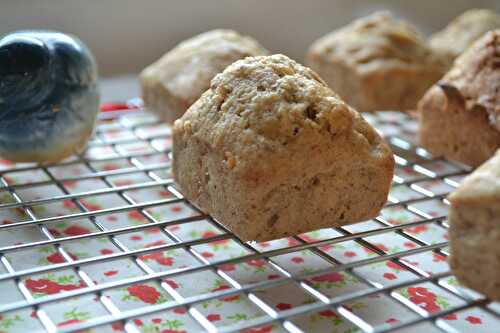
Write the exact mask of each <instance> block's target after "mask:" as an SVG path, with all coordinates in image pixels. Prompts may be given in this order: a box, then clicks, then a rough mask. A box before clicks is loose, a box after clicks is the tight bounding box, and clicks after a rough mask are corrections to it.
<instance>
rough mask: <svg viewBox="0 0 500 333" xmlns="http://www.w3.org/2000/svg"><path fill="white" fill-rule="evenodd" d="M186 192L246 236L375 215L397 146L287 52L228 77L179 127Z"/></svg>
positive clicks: (179, 169)
mask: <svg viewBox="0 0 500 333" xmlns="http://www.w3.org/2000/svg"><path fill="white" fill-rule="evenodd" d="M173 139H174V145H173V157H174V160H173V173H174V177H175V180H176V181H177V183H178V186H179V188H180V190H181V192H182V193H183V194H184V195H185V196H186V198H188V199H189V200H191V201H192V202H193V203H195V204H196V205H197V206H199V207H200V208H201V209H202V210H204V211H205V212H207V213H209V214H211V215H212V216H213V217H214V218H215V219H217V220H218V221H219V222H220V223H222V224H223V225H225V226H226V227H227V228H228V229H230V230H231V231H232V232H234V233H235V234H236V235H237V236H238V237H240V239H242V240H243V241H251V240H256V241H266V240H270V239H276V238H281V237H285V236H290V235H295V234H300V233H303V232H306V231H310V230H314V229H319V228H324V227H333V226H341V225H344V224H348V223H354V222H359V221H364V220H367V219H370V218H373V217H375V216H376V215H377V214H378V213H379V211H380V209H381V208H382V206H383V205H384V203H385V202H386V200H387V194H388V191H389V187H390V184H391V180H392V176H393V171H394V158H393V155H392V152H391V150H390V149H389V147H388V146H387V144H386V143H385V142H384V141H383V139H382V138H381V137H380V136H379V135H378V134H377V132H376V131H375V130H374V129H373V128H372V127H371V126H370V125H369V124H368V123H367V122H365V120H364V119H363V118H362V117H361V116H360V114H359V113H358V112H356V111H355V110H353V109H352V108H351V107H349V106H348V105H347V104H346V103H344V102H343V101H342V100H341V99H340V98H339V97H338V96H337V95H336V94H335V93H334V92H333V91H332V90H330V88H328V86H327V85H326V83H325V82H324V81H323V80H322V79H321V78H320V77H319V76H318V75H317V74H316V73H314V72H313V71H312V70H310V69H309V68H306V67H304V66H302V65H300V64H298V63H296V62H295V61H293V60H291V59H289V58H288V57H286V56H283V55H273V56H261V57H248V58H245V59H244V60H240V61H237V62H235V63H233V64H232V65H230V66H229V67H228V68H226V69H225V70H224V72H222V73H221V74H218V75H217V76H216V77H215V78H214V79H213V80H212V83H211V86H210V89H209V90H208V91H206V92H205V93H204V94H203V95H202V96H201V98H200V99H199V100H198V101H197V102H195V103H194V104H193V105H192V106H191V107H190V108H189V110H188V111H187V112H186V113H185V114H184V116H183V117H182V118H181V119H179V120H177V121H176V122H175V123H174V127H173Z"/></svg>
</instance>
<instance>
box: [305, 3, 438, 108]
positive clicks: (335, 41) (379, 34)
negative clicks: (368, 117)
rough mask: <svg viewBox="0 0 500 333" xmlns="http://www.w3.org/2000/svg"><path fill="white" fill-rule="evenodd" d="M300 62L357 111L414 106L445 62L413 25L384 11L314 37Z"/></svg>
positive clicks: (434, 79) (436, 77)
mask: <svg viewBox="0 0 500 333" xmlns="http://www.w3.org/2000/svg"><path fill="white" fill-rule="evenodd" d="M306 64H307V65H308V66H310V67H311V68H312V69H313V70H315V71H316V72H317V73H318V74H319V75H320V76H321V77H322V78H323V79H324V80H325V81H326V82H327V83H328V84H329V85H330V87H331V88H332V89H333V90H334V91H335V92H336V93H338V94H339V95H340V97H342V98H343V99H344V100H345V101H346V102H347V103H349V104H350V105H352V106H353V107H354V108H356V109H357V110H358V111H360V112H365V111H377V110H410V109H415V107H416V104H417V102H418V100H419V99H420V98H421V97H422V95H423V94H424V93H425V91H426V90H427V89H428V88H429V87H430V86H431V85H432V84H434V83H435V82H436V81H437V80H439V79H440V78H441V77H442V76H443V74H444V73H445V71H446V65H447V64H446V62H445V61H444V58H443V57H442V56H438V55H436V54H435V53H433V52H432V50H431V49H430V47H429V46H428V45H427V43H426V41H425V39H424V37H423V36H421V35H420V34H419V33H418V32H417V31H416V30H415V29H414V28H413V27H411V26H410V25H409V24H407V23H406V22H403V21H399V20H396V19H395V18H394V17H393V16H392V15H391V14H389V13H387V12H378V13H375V14H372V15H370V16H367V17H364V18H361V19H358V20H356V21H354V22H352V23H350V24H348V25H347V26H345V27H343V28H341V29H339V30H336V31H333V32H331V33H329V34H327V35H326V36H324V37H322V38H320V39H318V40H317V41H316V42H314V43H313V44H312V46H311V47H310V48H309V51H308V53H307V60H306Z"/></svg>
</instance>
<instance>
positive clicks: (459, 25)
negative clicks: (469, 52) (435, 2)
mask: <svg viewBox="0 0 500 333" xmlns="http://www.w3.org/2000/svg"><path fill="white" fill-rule="evenodd" d="M495 29H500V15H498V14H496V13H495V12H493V11H491V10H489V9H470V10H468V11H466V12H465V13H463V14H462V15H460V16H457V17H455V18H454V19H453V20H452V21H451V22H450V23H449V24H448V25H447V26H446V27H445V28H444V29H443V30H441V31H439V32H437V33H435V34H434V35H432V36H431V38H430V40H429V42H430V45H431V47H432V48H433V49H435V50H436V51H438V52H441V53H442V54H444V55H446V56H447V57H448V59H449V62H450V64H451V63H452V62H453V60H454V59H455V58H456V57H458V56H459V55H461V54H462V53H463V52H464V51H465V50H466V49H467V48H468V47H469V46H471V45H472V44H473V43H474V42H475V41H476V40H477V39H479V38H481V37H482V36H483V35H484V34H485V33H487V32H488V31H490V30H495Z"/></svg>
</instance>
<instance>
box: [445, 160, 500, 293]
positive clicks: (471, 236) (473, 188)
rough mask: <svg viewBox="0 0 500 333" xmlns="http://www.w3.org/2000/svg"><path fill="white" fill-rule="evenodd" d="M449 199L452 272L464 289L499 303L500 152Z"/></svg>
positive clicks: (474, 173) (464, 182)
mask: <svg viewBox="0 0 500 333" xmlns="http://www.w3.org/2000/svg"><path fill="white" fill-rule="evenodd" d="M449 200H450V203H451V208H450V214H449V223H450V231H449V234H450V249H451V256H450V265H451V268H452V270H453V273H454V274H455V275H456V276H457V278H458V280H459V281H460V282H461V283H463V284H464V285H465V286H467V287H469V288H471V289H474V290H477V291H479V292H481V293H483V294H484V295H486V296H487V297H489V298H491V299H493V300H497V301H500V150H499V151H498V152H497V153H496V154H495V155H494V156H493V157H492V158H491V159H490V160H488V161H487V162H486V163H484V164H483V165H482V166H480V167H479V168H478V169H477V170H476V171H474V172H473V173H472V174H470V175H469V176H468V177H466V178H465V180H464V181H463V182H462V184H461V185H460V187H459V188H458V189H457V190H456V191H455V192H454V193H452V194H451V195H450V196H449Z"/></svg>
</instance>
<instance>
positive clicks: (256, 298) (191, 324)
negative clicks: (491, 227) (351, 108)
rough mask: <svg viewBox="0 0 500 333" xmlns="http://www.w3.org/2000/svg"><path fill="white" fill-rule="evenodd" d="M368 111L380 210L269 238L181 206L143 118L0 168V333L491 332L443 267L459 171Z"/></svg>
mask: <svg viewBox="0 0 500 333" xmlns="http://www.w3.org/2000/svg"><path fill="white" fill-rule="evenodd" d="M365 117H366V119H367V120H368V121H369V122H370V123H372V124H373V125H374V126H375V127H376V128H377V129H378V130H379V131H380V132H381V133H382V134H383V135H384V136H386V139H387V141H388V142H389V143H390V145H391V147H392V148H393V150H394V153H395V158H396V164H397V168H396V174H395V177H394V182H393V187H392V190H391V193H390V197H389V201H388V203H387V205H386V206H385V208H384V209H383V211H382V212H381V215H380V216H379V217H378V218H376V219H374V220H372V221H366V222H363V223H359V224H355V225H351V226H345V227H341V228H332V229H323V230H318V231H313V232H310V233H306V234H302V235H297V236H295V237H290V238H287V239H281V240H276V241H272V242H265V243H251V242H250V243H242V242H241V241H240V240H239V239H238V238H236V237H235V236H234V235H233V234H231V233H230V231H228V230H227V229H225V228H224V227H223V226H222V225H220V224H218V223H217V222H216V221H214V220H212V219H211V218H210V217H209V216H207V215H205V214H203V213H202V212H200V211H199V210H197V209H196V208H195V207H193V206H192V205H190V204H189V202H187V201H186V200H184V198H183V197H182V195H181V193H179V192H178V191H177V190H176V188H175V184H174V183H173V180H172V178H171V174H170V160H171V155H170V147H171V137H170V129H169V128H168V127H167V126H165V125H163V124H161V123H159V122H158V121H157V119H155V117H154V116H152V115H150V114H147V113H144V112H140V111H137V112H126V113H124V115H121V116H117V117H110V116H109V114H108V116H106V117H104V116H103V117H102V119H101V120H100V123H99V125H98V127H97V131H96V134H95V137H94V139H93V140H92V141H91V142H90V144H89V146H88V149H87V150H86V152H85V153H83V154H82V155H81V156H77V157H74V158H72V159H70V160H67V161H64V162H62V163H59V164H57V165H47V166H39V165H32V164H17V165H13V164H9V163H8V162H6V161H2V162H0V180H1V184H0V221H1V224H0V261H1V264H0V332H38V331H40V332H75V331H78V332H119V331H125V332H145V333H152V332H161V333H176V332H177V333H181V332H202V331H208V332H235V331H242V332H254V333H255V332H261V333H264V332H389V331H399V332H421V331H428V332H434V331H436V332H471V331H474V332H498V328H499V327H500V306H499V305H498V304H495V303H492V302H491V301H489V300H488V299H486V298H484V297H483V296H481V295H479V294H477V293H474V292H473V291H470V290H467V289H465V288H463V287H461V286H460V285H459V284H458V282H457V281H456V279H455V278H454V277H453V275H452V273H451V272H450V271H449V267H448V265H447V263H446V256H447V255H448V253H447V233H446V229H447V227H448V225H447V221H446V220H447V217H446V214H447V204H448V203H447V201H446V199H445V197H446V195H447V193H449V192H450V191H452V190H453V189H454V188H455V187H456V186H458V184H459V183H460V181H461V179H462V178H463V177H464V176H465V175H466V174H467V173H468V172H469V169H468V168H467V167H466V166H463V165H460V164H457V163H452V162H448V161H444V160H440V159H434V158H432V157H431V156H430V155H429V154H428V153H427V152H426V151H425V150H423V149H422V148H419V147H417V146H415V145H414V144H413V143H412V142H413V141H414V134H415V130H416V123H415V121H414V120H413V119H412V118H410V117H409V116H407V115H405V114H402V113H396V112H383V113H378V114H367V115H365ZM492 269H493V268H492ZM496 269H497V268H496Z"/></svg>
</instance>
